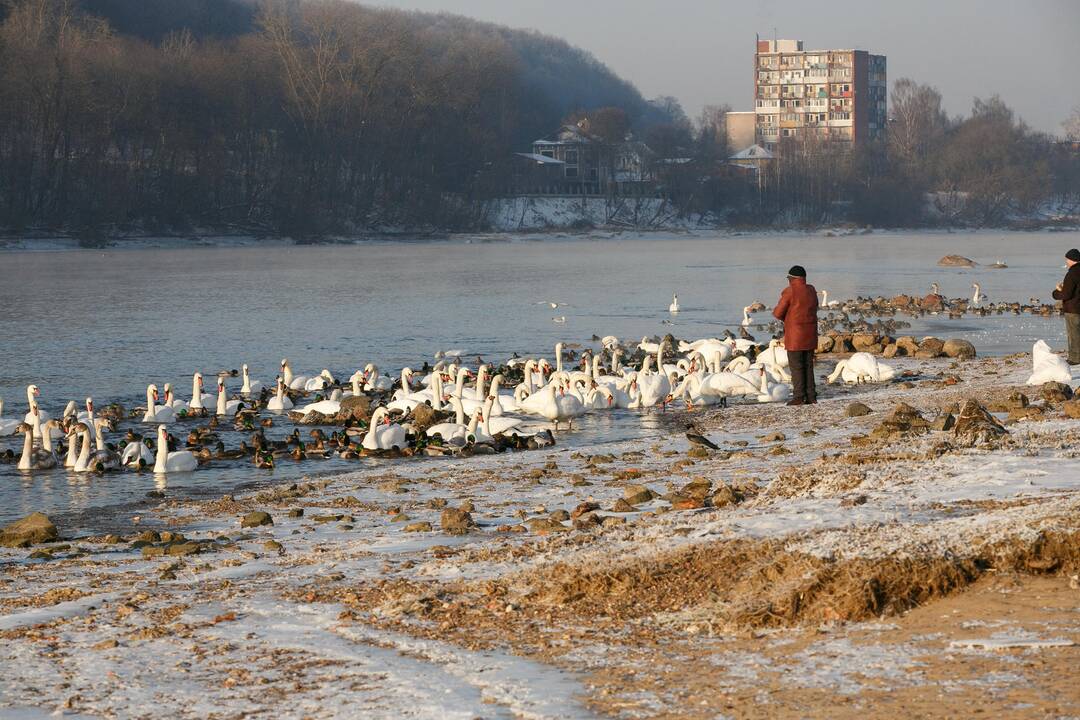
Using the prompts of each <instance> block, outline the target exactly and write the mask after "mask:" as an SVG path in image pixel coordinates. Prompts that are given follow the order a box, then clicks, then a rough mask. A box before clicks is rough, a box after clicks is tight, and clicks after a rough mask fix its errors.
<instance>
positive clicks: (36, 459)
mask: <svg viewBox="0 0 1080 720" xmlns="http://www.w3.org/2000/svg"><path fill="white" fill-rule="evenodd" d="M17 431H18V432H21V433H23V434H24V438H23V451H22V456H21V457H20V458H19V464H18V465H17V466H16V468H17V469H19V470H48V469H49V468H54V467H56V455H54V454H53V452H52V450H51V449H50V450H46V449H45V448H44V447H41V448H37V449H35V448H34V424H33V423H27V422H23V423H19V426H18V428H17ZM39 434H40V432H39Z"/></svg>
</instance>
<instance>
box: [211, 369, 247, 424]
mask: <svg viewBox="0 0 1080 720" xmlns="http://www.w3.org/2000/svg"><path fill="white" fill-rule="evenodd" d="M243 404H244V401H243V400H229V396H228V394H227V393H226V392H225V378H223V377H219V378H218V381H217V408H216V410H215V414H216V415H217V416H218V417H221V416H222V415H235V414H236V411H237V409H239V408H240V406H241V405H243Z"/></svg>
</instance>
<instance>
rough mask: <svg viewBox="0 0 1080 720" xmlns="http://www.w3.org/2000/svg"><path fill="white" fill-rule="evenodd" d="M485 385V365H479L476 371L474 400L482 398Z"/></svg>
mask: <svg viewBox="0 0 1080 720" xmlns="http://www.w3.org/2000/svg"><path fill="white" fill-rule="evenodd" d="M486 385H487V365H481V366H480V367H479V368H477V370H476V399H477V400H481V399H483V397H484V390H485V389H486V387H485V386H486Z"/></svg>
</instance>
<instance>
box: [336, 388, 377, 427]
mask: <svg viewBox="0 0 1080 720" xmlns="http://www.w3.org/2000/svg"><path fill="white" fill-rule="evenodd" d="M370 417H371V398H369V397H368V396H367V395H350V396H349V397H347V398H344V399H343V400H342V401H341V409H340V410H338V414H337V415H336V416H335V417H334V421H335V422H338V423H343V422H345V421H346V420H363V421H364V422H367V420H368V419H369V418H370Z"/></svg>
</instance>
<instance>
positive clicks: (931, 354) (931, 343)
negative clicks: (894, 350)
mask: <svg viewBox="0 0 1080 720" xmlns="http://www.w3.org/2000/svg"><path fill="white" fill-rule="evenodd" d="M944 353H945V343H944V342H942V341H941V340H939V339H938V338H936V337H928V338H923V339H922V341H921V342H920V343H919V347H918V349H917V350H916V351H915V357H917V358H938V357H941V356H942V355H943V354H944Z"/></svg>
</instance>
